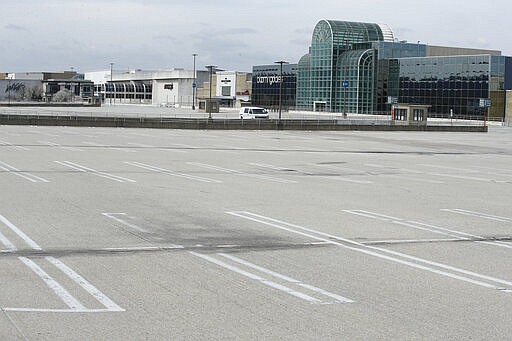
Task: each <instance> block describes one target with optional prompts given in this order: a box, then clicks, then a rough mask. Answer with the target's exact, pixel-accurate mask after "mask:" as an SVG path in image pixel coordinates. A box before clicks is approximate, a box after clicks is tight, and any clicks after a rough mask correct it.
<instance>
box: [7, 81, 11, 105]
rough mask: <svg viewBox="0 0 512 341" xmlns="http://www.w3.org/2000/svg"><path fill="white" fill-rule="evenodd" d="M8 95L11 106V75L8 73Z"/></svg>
mask: <svg viewBox="0 0 512 341" xmlns="http://www.w3.org/2000/svg"><path fill="white" fill-rule="evenodd" d="M7 90H8V91H7V97H8V98H9V106H10V105H11V75H7Z"/></svg>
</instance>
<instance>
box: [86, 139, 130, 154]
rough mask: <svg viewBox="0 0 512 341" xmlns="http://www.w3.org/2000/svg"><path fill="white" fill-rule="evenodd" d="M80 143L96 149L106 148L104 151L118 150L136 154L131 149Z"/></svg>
mask: <svg viewBox="0 0 512 341" xmlns="http://www.w3.org/2000/svg"><path fill="white" fill-rule="evenodd" d="M82 143H85V144H88V145H89V146H93V147H98V148H106V149H112V150H119V151H122V152H125V153H136V152H137V151H136V150H133V149H128V148H117V147H110V146H106V145H104V144H100V143H96V142H87V141H84V142H82Z"/></svg>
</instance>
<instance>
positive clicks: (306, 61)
mask: <svg viewBox="0 0 512 341" xmlns="http://www.w3.org/2000/svg"><path fill="white" fill-rule="evenodd" d="M310 98H311V55H310V54H309V53H308V54H307V55H305V56H303V57H302V58H301V59H300V60H299V64H298V67H297V98H296V100H297V108H299V109H303V110H308V111H311V110H313V105H312V102H311V101H310Z"/></svg>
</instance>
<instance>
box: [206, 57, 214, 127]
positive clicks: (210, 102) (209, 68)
mask: <svg viewBox="0 0 512 341" xmlns="http://www.w3.org/2000/svg"><path fill="white" fill-rule="evenodd" d="M206 68H207V69H208V71H209V72H210V99H209V102H208V119H209V120H211V119H212V73H213V69H214V68H215V65H208V66H206Z"/></svg>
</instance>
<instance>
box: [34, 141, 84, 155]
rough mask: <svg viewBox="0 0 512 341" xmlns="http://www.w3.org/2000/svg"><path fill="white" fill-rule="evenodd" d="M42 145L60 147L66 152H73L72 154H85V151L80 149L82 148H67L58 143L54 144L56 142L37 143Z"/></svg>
mask: <svg viewBox="0 0 512 341" xmlns="http://www.w3.org/2000/svg"><path fill="white" fill-rule="evenodd" d="M37 142H39V143H41V144H44V145H47V146H50V147H60V148H61V149H64V150H69V151H72V152H83V149H80V148H75V147H67V146H62V145H60V144H58V143H54V142H50V141H37Z"/></svg>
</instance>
